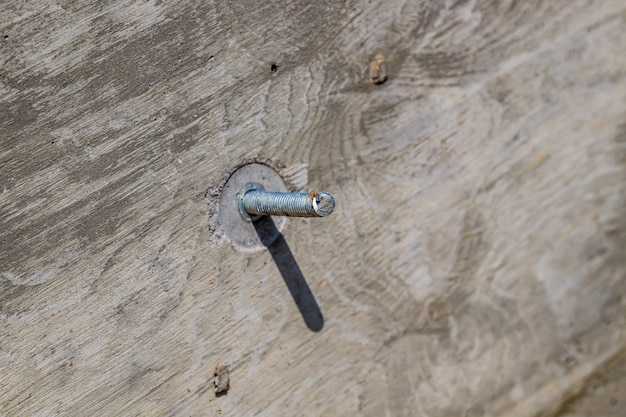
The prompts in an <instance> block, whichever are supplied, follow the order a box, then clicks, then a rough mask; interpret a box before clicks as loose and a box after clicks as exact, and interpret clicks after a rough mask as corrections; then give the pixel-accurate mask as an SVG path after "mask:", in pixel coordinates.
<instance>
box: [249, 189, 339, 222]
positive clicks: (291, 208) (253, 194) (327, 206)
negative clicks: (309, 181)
mask: <svg viewBox="0 0 626 417" xmlns="http://www.w3.org/2000/svg"><path fill="white" fill-rule="evenodd" d="M243 208H244V210H245V211H246V212H247V213H249V214H256V215H273V216H290V217H324V216H328V215H329V214H330V213H331V212H332V211H333V209H334V208H335V199H334V198H333V196H332V195H330V194H328V193H323V192H322V193H311V194H307V193H280V192H273V191H257V190H254V191H248V192H246V193H245V194H244V196H243Z"/></svg>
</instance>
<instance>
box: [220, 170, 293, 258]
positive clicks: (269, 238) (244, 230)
mask: <svg viewBox="0 0 626 417" xmlns="http://www.w3.org/2000/svg"><path fill="white" fill-rule="evenodd" d="M250 183H257V184H260V185H262V186H263V188H264V189H266V190H268V191H282V192H285V191H288V190H287V186H286V185H285V182H284V181H283V179H282V177H281V176H280V175H279V174H278V173H277V172H276V171H274V170H273V169H272V168H271V167H269V166H267V165H264V164H259V163H251V164H247V165H243V166H242V167H240V168H239V169H237V170H236V171H235V172H233V174H232V175H231V176H230V178H229V179H228V181H227V182H226V184H225V185H224V188H223V189H222V194H221V196H220V202H219V209H218V210H219V212H218V223H219V225H220V227H221V228H222V230H223V231H224V233H225V235H226V236H227V237H228V238H229V239H230V240H231V242H232V243H233V245H235V246H236V247H238V248H240V249H252V250H254V249H261V248H264V247H265V246H269V245H271V244H272V243H273V242H274V241H275V240H276V239H277V238H278V236H280V231H281V230H283V228H284V227H285V226H286V222H287V219H286V218H285V217H274V218H270V217H269V216H263V217H261V218H260V219H259V220H257V221H255V222H250V221H246V220H244V219H243V217H241V214H240V213H239V208H238V206H237V194H238V193H240V192H242V191H243V190H244V188H245V187H246V185H247V184H250Z"/></svg>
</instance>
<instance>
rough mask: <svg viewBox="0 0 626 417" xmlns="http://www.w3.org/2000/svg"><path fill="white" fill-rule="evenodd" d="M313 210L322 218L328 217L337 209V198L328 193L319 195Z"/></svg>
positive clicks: (314, 200) (314, 201) (315, 199)
mask: <svg viewBox="0 0 626 417" xmlns="http://www.w3.org/2000/svg"><path fill="white" fill-rule="evenodd" d="M313 209H314V210H315V213H317V215H318V216H320V217H326V216H328V215H329V214H330V213H332V212H333V210H334V209H335V197H333V196H332V195H331V194H329V193H326V192H321V193H318V194H317V195H316V196H315V198H314V199H313Z"/></svg>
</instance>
